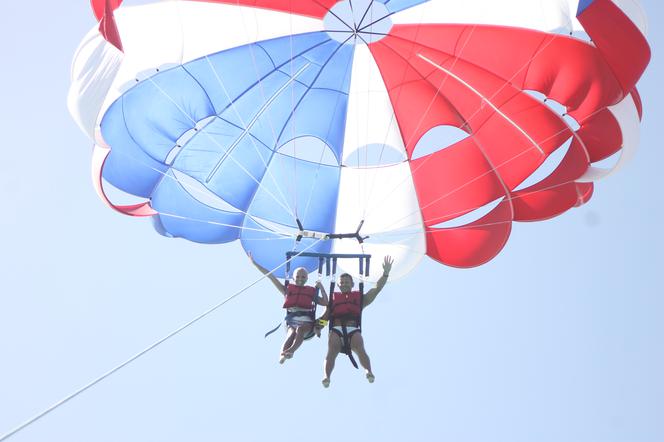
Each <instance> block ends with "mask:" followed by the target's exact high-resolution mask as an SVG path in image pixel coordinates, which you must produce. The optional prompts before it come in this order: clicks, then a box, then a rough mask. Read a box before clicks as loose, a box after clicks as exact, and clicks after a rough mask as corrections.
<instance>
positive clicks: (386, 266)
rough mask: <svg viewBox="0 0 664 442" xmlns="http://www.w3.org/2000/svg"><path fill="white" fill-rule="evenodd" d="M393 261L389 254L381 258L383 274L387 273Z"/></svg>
mask: <svg viewBox="0 0 664 442" xmlns="http://www.w3.org/2000/svg"><path fill="white" fill-rule="evenodd" d="M393 263H394V259H392V257H391V256H390V255H387V256H386V257H385V258H384V259H383V275H389V274H390V270H392V264H393Z"/></svg>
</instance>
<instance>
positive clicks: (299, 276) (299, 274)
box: [293, 267, 309, 286]
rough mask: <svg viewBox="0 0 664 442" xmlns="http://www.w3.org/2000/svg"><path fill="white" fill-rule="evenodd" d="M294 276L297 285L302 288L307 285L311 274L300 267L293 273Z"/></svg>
mask: <svg viewBox="0 0 664 442" xmlns="http://www.w3.org/2000/svg"><path fill="white" fill-rule="evenodd" d="M293 276H294V278H295V285H300V286H302V285H304V284H306V283H307V279H309V272H307V269H305V268H304V267H298V268H296V269H295V271H294V272H293Z"/></svg>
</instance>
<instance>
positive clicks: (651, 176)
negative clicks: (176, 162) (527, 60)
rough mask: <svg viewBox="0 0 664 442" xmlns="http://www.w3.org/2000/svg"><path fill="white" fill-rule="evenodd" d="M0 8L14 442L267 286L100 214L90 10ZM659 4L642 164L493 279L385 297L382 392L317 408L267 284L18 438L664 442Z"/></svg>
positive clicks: (213, 257) (440, 274)
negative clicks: (71, 96) (93, 177)
mask: <svg viewBox="0 0 664 442" xmlns="http://www.w3.org/2000/svg"><path fill="white" fill-rule="evenodd" d="M5 3H6V4H4V5H3V8H2V9H3V13H2V15H1V16H0V23H1V26H0V37H1V38H0V42H1V43H0V44H1V45H2V54H3V59H4V61H3V63H2V64H3V67H2V69H1V70H0V79H1V84H2V85H3V90H2V104H3V105H2V106H1V107H0V115H1V117H0V124H1V125H2V132H1V133H2V153H3V154H2V161H0V201H1V204H2V206H1V207H2V208H1V209H0V210H1V213H2V216H0V250H2V253H1V254H0V434H2V433H4V432H5V431H7V430H9V429H11V428H13V427H15V426H16V425H18V424H19V423H21V422H22V421H24V420H25V419H27V418H29V417H31V416H33V415H35V414H36V413H38V412H40V411H42V410H43V409H44V408H46V407H48V406H50V405H51V404H53V403H54V402H56V401H57V400H59V399H60V398H62V397H64V396H66V395H67V394H69V393H70V392H72V391H73V390H76V389H77V388H79V387H80V386H82V385H83V384H85V383H87V382H88V381H90V380H92V379H94V378H96V377H97V376H99V375H100V374H102V373H103V372H105V371H106V370H108V369H109V368H111V367H114V366H115V365H117V364H118V363H120V362H122V361H124V360H125V359H127V358H128V357H129V356H131V355H133V354H134V353H136V352H138V351H140V350H142V349H143V348H144V347H146V346H147V345H149V344H151V343H152V342H154V341H155V340H157V339H159V338H161V337H162V336H163V335H165V334H167V333H168V332H170V331H171V330H173V329H175V328H176V327H177V326H179V325H180V324H182V323H185V322H187V321H188V320H190V319H191V318H193V317H194V316H196V315H197V314H199V313H200V312H202V311H204V310H205V309H206V308H208V307H209V306H211V305H214V304H215V303H217V302H218V301H219V300H221V299H223V298H225V297H226V296H228V295H230V294H232V293H234V292H236V291H237V290H239V289H240V288H242V287H244V286H245V285H246V284H248V283H250V282H252V281H254V280H256V279H257V278H258V277H259V276H260V275H259V273H258V272H256V271H255V269H253V268H251V266H250V265H249V264H248V263H247V262H246V260H245V258H244V257H243V254H242V251H241V248H240V247H239V245H238V244H237V243H235V244H230V245H223V246H201V245H195V244H192V243H187V242H185V241H182V240H169V239H166V238H163V237H161V236H159V235H157V234H156V233H155V232H154V231H153V230H152V227H151V225H150V223H149V222H148V221H145V220H137V219H131V218H128V217H123V216H121V215H118V214H115V213H114V212H112V211H110V210H109V209H107V208H106V207H105V206H104V205H103V204H102V203H101V202H99V201H98V199H97V197H96V195H95V194H94V191H93V188H92V186H91V184H90V177H89V161H90V142H89V141H88V140H87V138H86V137H85V136H84V135H83V134H82V133H81V132H80V131H79V129H78V128H77V127H76V125H75V124H74V122H73V121H72V120H71V118H70V117H69V114H68V112H67V109H66V93H67V89H68V87H69V66H70V62H71V58H72V55H73V52H74V50H75V48H76V47H77V45H78V43H79V41H80V39H81V38H82V36H83V35H84V34H85V33H86V32H87V31H88V29H89V28H90V27H92V26H93V25H94V19H93V16H92V14H91V12H90V10H89V7H88V3H87V2H85V1H68V2H54V1H44V0H41V1H37V2H28V1H23V2H5ZM643 4H644V6H645V8H646V10H647V12H648V14H649V20H650V29H649V32H650V34H649V38H650V41H651V45H652V49H653V60H652V62H651V65H650V67H649V69H648V71H647V72H646V74H645V76H644V78H643V79H642V81H641V83H640V91H641V95H642V97H643V101H644V119H643V125H642V140H641V148H640V150H639V152H638V153H637V154H636V157H635V158H634V160H633V161H632V162H631V163H630V164H628V165H627V166H626V167H625V168H624V169H623V170H622V171H620V172H619V173H617V174H615V175H613V176H611V177H609V178H607V179H605V180H603V181H601V182H599V183H597V185H596V191H595V195H594V196H593V198H592V200H591V201H590V202H589V204H587V205H585V206H583V207H581V208H578V209H575V210H572V211H570V212H568V213H566V214H564V215H563V216H561V217H558V218H556V219H555V220H552V221H549V222H543V223H533V224H517V225H515V227H514V230H513V234H512V237H511V239H510V241H509V243H508V245H507V247H506V248H505V250H504V251H503V252H502V253H501V254H500V255H499V257H498V258H496V259H495V260H493V261H491V262H490V263H489V264H487V265H484V266H482V267H479V268H476V269H472V270H458V269H452V268H447V267H443V266H440V265H438V264H436V263H434V262H433V261H430V260H428V259H425V260H424V261H423V262H422V264H421V265H420V266H419V267H418V268H417V269H416V270H415V271H414V272H412V273H411V274H410V275H409V276H408V277H406V278H404V279H402V280H399V281H397V282H394V283H392V284H390V285H388V287H387V288H386V289H385V291H384V292H383V293H382V294H381V295H380V297H379V298H378V300H377V301H376V302H375V303H374V304H373V305H372V306H371V308H370V309H368V310H367V311H366V314H365V320H364V321H365V332H364V335H365V340H366V342H367V349H368V350H369V353H370V355H371V356H372V362H373V365H374V368H375V373H376V376H377V380H376V383H375V384H373V385H369V384H367V383H366V381H365V379H364V378H363V376H362V375H361V373H360V372H358V371H355V370H354V369H352V367H351V366H350V364H349V363H348V362H347V360H345V359H339V360H338V364H337V370H336V371H335V376H334V378H333V385H332V387H331V388H330V389H329V390H324V389H322V388H321V386H320V379H321V377H322V376H321V375H322V373H321V371H322V370H321V368H322V367H321V366H322V359H323V355H324V351H325V345H324V340H315V341H313V342H311V343H307V344H306V345H305V346H304V347H303V348H302V350H301V352H299V353H298V354H297V355H296V358H295V359H293V360H292V361H289V362H287V363H286V364H285V365H284V366H280V365H279V364H278V363H277V358H278V348H279V345H280V340H281V337H280V336H274V337H272V338H270V339H268V340H265V339H263V333H264V331H265V330H266V329H269V328H270V327H271V326H272V325H274V323H276V322H277V321H278V320H279V319H280V317H281V314H282V313H281V311H280V297H279V295H278V294H277V293H276V292H275V291H274V289H273V287H272V286H271V285H270V284H269V283H268V282H267V281H263V282H262V283H260V284H259V285H258V286H257V287H255V288H253V289H251V290H249V291H248V292H247V293H245V294H244V295H242V296H241V297H240V298H238V299H236V300H234V301H233V302H231V303H229V304H227V305H226V306H225V307H224V308H222V309H221V310H219V311H218V312H216V313H215V314H213V315H211V316H210V317H208V318H207V319H205V320H204V321H201V322H200V323H198V324H196V325H195V326H194V327H192V328H190V329H188V330H187V331H185V332H184V333H182V334H180V335H178V336H177V337H175V338H173V339H172V340H170V341H168V342H167V343H165V344H164V345H162V346H161V347H159V348H158V349H156V350H155V351H153V352H151V353H149V354H148V355H146V356H145V357H143V358H141V359H140V360H138V361H137V362H135V363H134V364H132V365H130V366H128V367H127V368H125V369H123V370H122V371H120V372H119V373H117V374H116V375H114V376H112V377H110V378H109V379H107V380H106V381H105V382H103V383H101V384H99V385H98V386H97V387H95V388H93V389H91V390H89V391H87V392H86V393H84V394H83V395H81V396H79V397H78V398H76V399H75V400H73V401H71V402H70V403H68V404H66V405H65V406H63V407H61V408H59V409H58V410H56V411H55V412H53V413H51V414H50V415H48V416H47V417H45V418H44V419H42V420H40V421H39V422H37V423H35V424H34V425H32V426H31V427H29V428H27V429H26V430H24V431H23V432H21V433H20V434H18V435H16V437H14V438H13V439H12V440H15V441H16V442H20V441H22V442H42V441H57V442H74V441H76V442H78V441H80V442H89V441H94V442H106V441H108V442H117V441H123V442H148V441H150V442H151V441H155V442H170V441H184V440H189V441H223V440H238V441H271V442H280V441H290V440H293V439H297V438H299V437H306V438H314V439H315V440H317V441H320V442H327V441H332V440H346V441H359V440H381V441H401V440H404V439H405V438H411V439H412V440H434V441H454V442H535V441H536V442H661V441H662V440H664V420H663V419H662V416H664V377H663V376H662V373H664V346H663V345H662V342H663V340H664V320H662V318H663V316H664V299H663V296H664V295H663V294H664V283H663V282H662V275H663V273H664V258H663V256H664V234H663V233H662V230H661V229H662V227H661V226H662V219H663V218H664V210H663V204H662V203H663V202H664V201H663V199H662V194H661V188H662V184H661V177H662V172H661V169H662V166H663V165H664V153H663V150H662V143H661V130H662V122H663V121H664V93H663V92H662V90H663V89H662V87H661V84H660V83H661V79H662V78H664V64H663V63H662V62H661V59H660V55H659V52H658V51H659V49H660V47H662V44H664V39H663V36H662V33H663V32H664V30H663V29H662V27H661V26H660V25H661V23H662V21H663V20H664V6H662V5H661V2H659V1H656V0H644V1H643ZM298 408H299V410H300V411H298ZM334 421H338V424H334V425H333V426H334V427H335V428H336V429H335V430H331V429H330V428H329V427H330V426H331V425H332V424H331V423H332V422H334Z"/></svg>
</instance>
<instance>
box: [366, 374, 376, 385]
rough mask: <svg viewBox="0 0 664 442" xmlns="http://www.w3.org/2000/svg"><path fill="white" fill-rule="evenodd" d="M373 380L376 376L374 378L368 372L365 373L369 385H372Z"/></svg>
mask: <svg viewBox="0 0 664 442" xmlns="http://www.w3.org/2000/svg"><path fill="white" fill-rule="evenodd" d="M375 380H376V376H374V374H373V373H371V372H370V371H368V372H367V381H369V383H370V384H373V383H374V381H375Z"/></svg>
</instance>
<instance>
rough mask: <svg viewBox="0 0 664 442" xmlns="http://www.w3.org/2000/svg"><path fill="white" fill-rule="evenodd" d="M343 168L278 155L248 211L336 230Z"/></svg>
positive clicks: (293, 224) (278, 220)
mask: <svg viewBox="0 0 664 442" xmlns="http://www.w3.org/2000/svg"><path fill="white" fill-rule="evenodd" d="M339 179H340V168H339V167H338V166H332V165H325V164H319V163H313V162H311V161H305V160H302V159H299V158H294V157H291V156H288V155H283V154H279V153H278V154H277V155H275V156H274V157H273V158H272V161H271V162H270V165H269V167H268V171H267V173H266V175H265V178H263V181H262V183H261V184H262V185H261V187H260V188H259V189H258V191H257V192H256V195H255V196H254V199H253V201H252V202H251V206H250V207H249V210H248V211H247V213H248V214H249V215H250V216H254V217H257V218H261V219H265V220H268V221H270V222H274V223H278V224H282V225H284V226H289V227H291V228H292V229H295V230H297V229H298V227H297V222H296V221H295V217H296V216H297V218H299V220H300V221H301V222H302V225H303V226H304V228H305V229H306V230H316V231H319V232H326V233H327V232H331V231H332V230H333V229H334V224H335V215H336V206H337V198H338V193H339Z"/></svg>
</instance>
